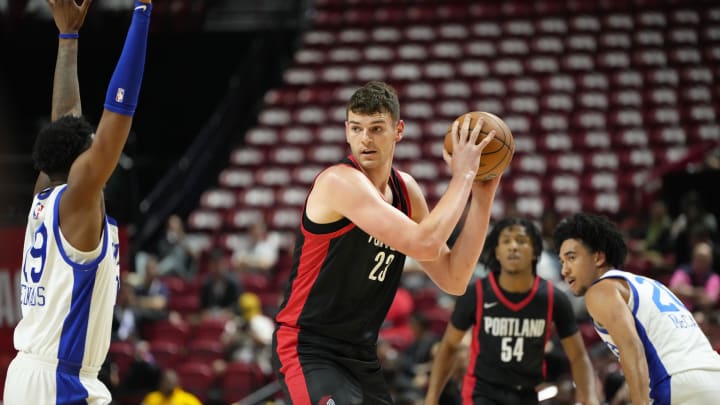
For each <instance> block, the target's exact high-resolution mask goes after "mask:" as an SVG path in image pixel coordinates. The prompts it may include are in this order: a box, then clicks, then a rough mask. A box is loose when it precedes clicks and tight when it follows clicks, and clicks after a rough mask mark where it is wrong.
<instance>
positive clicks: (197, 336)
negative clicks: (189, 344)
mask: <svg viewBox="0 0 720 405" xmlns="http://www.w3.org/2000/svg"><path fill="white" fill-rule="evenodd" d="M227 322H228V320H227V319H225V318H222V317H220V318H203V319H201V320H200V321H199V322H198V323H197V324H196V325H194V326H193V330H192V335H193V336H192V340H193V341H202V340H215V341H218V342H219V341H220V337H221V336H222V334H223V332H225V325H226V324H227Z"/></svg>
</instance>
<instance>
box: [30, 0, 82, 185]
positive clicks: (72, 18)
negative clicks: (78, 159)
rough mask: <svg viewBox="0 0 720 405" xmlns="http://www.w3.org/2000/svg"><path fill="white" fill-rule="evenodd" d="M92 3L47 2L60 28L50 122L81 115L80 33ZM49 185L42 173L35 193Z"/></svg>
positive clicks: (46, 177) (60, 0)
mask: <svg viewBox="0 0 720 405" xmlns="http://www.w3.org/2000/svg"><path fill="white" fill-rule="evenodd" d="M90 3H92V0H84V1H83V2H82V3H81V4H77V3H76V2H75V1H74V0H48V4H49V5H50V10H51V11H52V15H53V20H55V25H56V26H57V28H58V32H59V35H58V52H57V58H56V60H55V75H54V77H53V93H52V108H51V113H50V120H51V121H55V120H57V119H58V118H60V117H62V116H65V115H72V116H75V117H79V116H80V115H82V106H81V105H80V85H79V83H78V74H77V55H78V33H79V31H80V28H81V27H82V25H83V22H84V21H85V16H86V15H87V11H88V9H89V8H90ZM49 186H50V178H49V177H48V175H47V174H46V173H43V172H40V173H39V175H38V178H37V181H36V182H35V191H34V194H37V193H38V192H40V191H41V190H43V189H45V188H47V187H49Z"/></svg>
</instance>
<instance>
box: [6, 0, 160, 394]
mask: <svg viewBox="0 0 720 405" xmlns="http://www.w3.org/2000/svg"><path fill="white" fill-rule="evenodd" d="M49 4H50V7H51V9H52V13H53V18H54V20H55V24H56V25H57V27H58V29H59V31H60V35H59V38H60V39H59V45H58V55H57V61H56V70H55V79H54V87H53V103H52V104H53V106H52V117H51V118H52V122H51V123H50V124H48V125H47V126H46V127H44V128H43V129H42V130H41V131H40V133H39V135H38V136H37V139H36V141H35V147H34V150H33V160H34V163H35V166H36V168H37V169H38V170H40V175H39V177H38V181H37V183H36V186H35V198H34V199H33V202H32V206H31V208H30V214H29V216H28V225H27V230H26V233H25V249H24V252H23V267H22V274H21V280H22V285H21V301H22V302H21V305H22V315H23V317H22V319H21V320H20V322H19V323H18V325H17V327H16V328H15V336H14V345H15V348H16V349H17V351H18V354H17V356H16V357H15V359H13V361H12V363H11V364H10V367H9V368H8V373H7V380H6V383H5V391H4V401H5V402H4V403H5V404H6V405H19V404H79V403H83V404H86V403H87V404H108V403H110V402H111V398H110V393H109V391H108V389H107V387H105V386H104V385H103V384H102V383H101V382H100V381H99V380H98V378H97V374H98V370H99V369H100V366H101V364H102V363H103V361H104V360H105V357H106V356H107V352H108V347H109V345H110V332H111V325H112V313H113V306H114V305H115V299H116V295H117V289H118V272H119V271H118V270H119V261H118V259H119V256H118V255H119V246H118V231H117V224H116V223H115V222H114V221H113V220H112V219H111V218H110V217H109V216H107V215H106V214H105V208H104V202H103V193H102V189H103V186H104V185H105V182H106V181H107V180H108V178H109V177H110V175H111V174H112V172H113V170H114V169H115V166H116V164H117V162H118V159H119V157H120V153H121V151H122V149H123V145H124V144H125V140H126V139H127V136H128V133H129V131H130V125H131V122H132V116H133V114H134V112H135V107H136V105H137V99H138V95H139V92H140V82H141V81H142V75H143V69H144V64H145V50H146V43H147V34H148V27H149V23H150V12H151V9H152V4H151V1H150V0H138V1H136V2H135V6H134V13H133V17H132V22H131V24H130V29H129V31H128V34H127V38H126V41H125V46H124V48H123V51H122V54H121V56H120V60H119V61H118V64H117V67H116V69H115V72H114V74H113V76H112V79H111V80H110V85H109V87H108V92H107V98H106V101H105V110H104V112H103V115H102V118H101V119H100V123H99V125H98V127H97V130H96V131H95V134H94V136H93V128H92V127H91V126H90V125H89V124H88V123H87V121H85V119H83V118H81V117H80V114H81V108H80V92H79V86H78V79H77V51H78V45H77V41H78V30H79V29H80V27H81V26H82V23H83V21H84V18H85V15H86V13H87V10H88V7H89V5H90V0H84V1H83V2H82V3H81V4H80V5H78V4H77V3H76V1H75V0H49Z"/></svg>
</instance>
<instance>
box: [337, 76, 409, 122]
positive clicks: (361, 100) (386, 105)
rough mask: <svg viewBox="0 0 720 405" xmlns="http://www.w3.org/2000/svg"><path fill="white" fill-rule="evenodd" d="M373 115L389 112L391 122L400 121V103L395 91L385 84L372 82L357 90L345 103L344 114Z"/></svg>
mask: <svg viewBox="0 0 720 405" xmlns="http://www.w3.org/2000/svg"><path fill="white" fill-rule="evenodd" d="M350 111H352V112H354V113H357V114H375V113H379V112H389V113H390V116H392V119H393V122H397V121H398V120H399V119H400V101H399V100H398V96H397V92H396V91H395V89H394V88H393V87H392V86H391V85H389V84H387V83H385V82H378V81H372V82H368V83H366V84H365V85H364V86H362V87H361V88H359V89H357V90H356V91H355V93H353V95H352V96H351V97H350V100H349V101H348V103H347V109H346V111H345V114H346V116H347V113H349V112H350Z"/></svg>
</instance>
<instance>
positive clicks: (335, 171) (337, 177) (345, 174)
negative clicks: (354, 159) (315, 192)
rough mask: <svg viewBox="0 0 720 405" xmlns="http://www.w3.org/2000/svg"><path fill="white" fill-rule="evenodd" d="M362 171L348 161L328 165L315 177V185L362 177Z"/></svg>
mask: <svg viewBox="0 0 720 405" xmlns="http://www.w3.org/2000/svg"><path fill="white" fill-rule="evenodd" d="M362 177H363V175H362V173H361V172H360V171H359V170H357V169H356V168H355V167H353V166H352V165H349V164H346V163H337V164H334V165H332V166H328V167H326V168H325V169H323V170H322V171H320V173H318V175H317V176H316V177H315V187H317V186H318V185H320V186H322V185H323V184H328V183H329V184H336V183H337V182H342V181H353V180H354V179H360V178H362Z"/></svg>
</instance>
